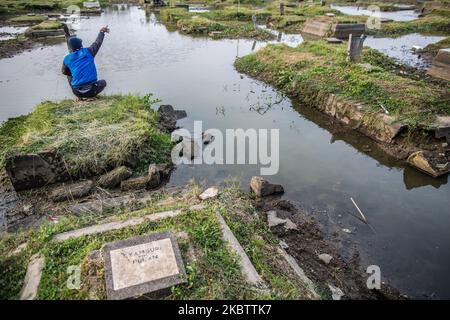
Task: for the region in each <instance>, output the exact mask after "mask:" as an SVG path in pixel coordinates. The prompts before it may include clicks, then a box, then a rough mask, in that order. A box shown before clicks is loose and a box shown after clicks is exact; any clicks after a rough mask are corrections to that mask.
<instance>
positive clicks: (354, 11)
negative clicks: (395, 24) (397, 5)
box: [331, 4, 419, 21]
mask: <svg viewBox="0 0 450 320" xmlns="http://www.w3.org/2000/svg"><path fill="white" fill-rule="evenodd" d="M331 8H333V9H335V10H338V11H340V12H342V13H344V14H348V15H350V16H372V15H374V12H373V11H371V10H367V9H365V8H362V7H357V6H338V5H333V4H332V5H331ZM376 14H377V15H376V17H380V18H384V19H391V20H394V21H411V20H415V19H417V18H418V17H419V13H418V12H415V11H414V10H399V11H392V12H391V11H387V12H385V11H381V12H380V13H376ZM374 16H375V15H374Z"/></svg>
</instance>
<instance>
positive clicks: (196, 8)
mask: <svg viewBox="0 0 450 320" xmlns="http://www.w3.org/2000/svg"><path fill="white" fill-rule="evenodd" d="M209 11H210V10H209V8H208V7H204V6H195V5H190V6H189V12H209Z"/></svg>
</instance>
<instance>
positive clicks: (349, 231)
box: [342, 228, 352, 233]
mask: <svg viewBox="0 0 450 320" xmlns="http://www.w3.org/2000/svg"><path fill="white" fill-rule="evenodd" d="M342 231H343V232H345V233H352V231H351V230H350V229H346V228H344V229H342Z"/></svg>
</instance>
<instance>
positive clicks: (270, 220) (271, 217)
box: [267, 210, 297, 230]
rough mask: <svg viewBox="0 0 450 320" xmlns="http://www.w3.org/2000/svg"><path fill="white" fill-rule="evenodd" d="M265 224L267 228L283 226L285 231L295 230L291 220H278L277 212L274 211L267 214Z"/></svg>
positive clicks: (295, 226)
mask: <svg viewBox="0 0 450 320" xmlns="http://www.w3.org/2000/svg"><path fill="white" fill-rule="evenodd" d="M267 224H268V225H269V228H273V227H276V226H283V227H284V228H285V229H286V230H297V225H296V224H295V223H293V222H292V220H291V219H289V218H286V219H281V218H279V217H278V216H277V212H276V211H274V210H271V211H268V212H267Z"/></svg>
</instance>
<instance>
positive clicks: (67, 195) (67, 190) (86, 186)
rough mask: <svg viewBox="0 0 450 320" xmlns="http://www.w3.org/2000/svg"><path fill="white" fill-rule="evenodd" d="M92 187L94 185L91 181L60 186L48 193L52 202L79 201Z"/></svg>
mask: <svg viewBox="0 0 450 320" xmlns="http://www.w3.org/2000/svg"><path fill="white" fill-rule="evenodd" d="M93 187H94V183H93V182H92V181H91V180H86V181H81V182H77V183H73V184H63V185H62V186H60V187H57V188H55V189H53V191H52V192H51V193H50V199H52V200H53V201H54V202H60V201H66V200H73V199H79V198H82V197H85V196H87V195H88V194H89V193H90V192H91V190H92V188H93Z"/></svg>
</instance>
